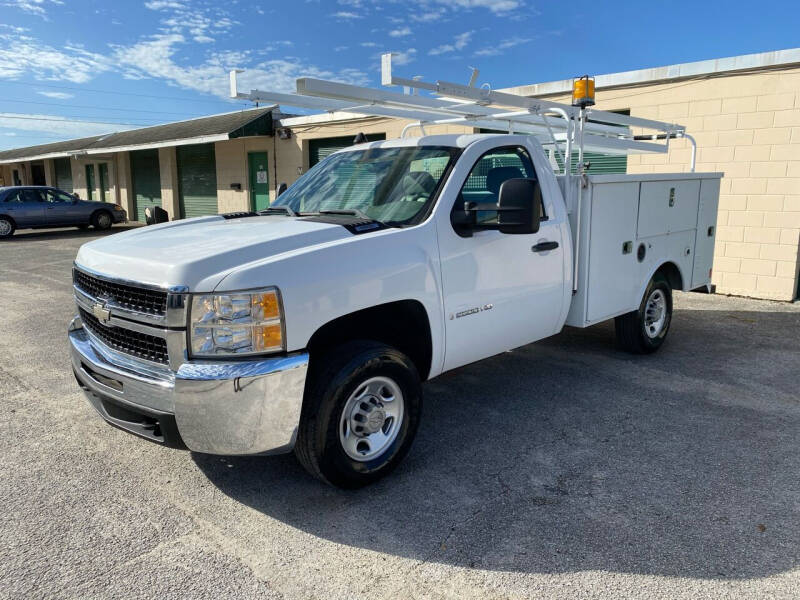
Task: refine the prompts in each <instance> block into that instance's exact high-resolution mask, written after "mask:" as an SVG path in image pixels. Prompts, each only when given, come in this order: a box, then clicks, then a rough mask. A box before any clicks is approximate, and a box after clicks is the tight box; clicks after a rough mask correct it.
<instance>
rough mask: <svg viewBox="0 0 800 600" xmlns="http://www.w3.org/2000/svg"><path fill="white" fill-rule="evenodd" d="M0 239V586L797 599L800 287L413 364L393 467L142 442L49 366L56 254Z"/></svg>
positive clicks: (22, 239)
mask: <svg viewBox="0 0 800 600" xmlns="http://www.w3.org/2000/svg"><path fill="white" fill-rule="evenodd" d="M96 235H97V234H95V233H93V232H91V231H89V232H78V231H72V230H63V231H55V232H41V231H35V232H20V233H18V234H17V235H15V236H14V238H12V239H11V240H8V241H4V242H2V243H0V306H2V307H3V311H2V313H1V314H0V324H1V325H2V328H1V329H0V331H2V335H0V358H2V360H0V399H2V410H1V411H0V428H1V429H2V436H0V444H2V449H1V451H0V481H1V482H2V484H0V530H2V532H3V535H2V536H0V581H1V582H2V585H0V598H20V597H46V598H86V597H91V598H123V597H124V598H149V597H152V596H155V595H158V596H159V597H162V598H177V597H207V596H214V597H216V598H324V599H325V600H332V599H337V598H354V597H373V598H397V599H401V598H402V599H406V598H487V597H492V598H494V597H497V598H544V597H547V598H615V597H618V598H630V597H640V598H670V599H674V598H698V597H707V598H753V597H758V598H796V597H798V595H800V500H798V499H800V476H798V473H799V472H800V433H799V432H800V388H799V387H798V377H797V375H798V367H800V306H799V305H797V304H794V305H791V304H781V303H773V302H765V301H756V300H747V299H741V298H727V297H717V296H706V295H701V294H676V300H675V305H676V311H675V316H674V320H673V324H672V331H671V333H670V339H669V340H668V341H667V343H666V345H665V346H664V348H663V349H662V351H661V352H659V353H657V354H656V355H654V356H647V357H634V356H630V355H627V354H623V353H620V352H618V351H616V350H615V349H614V347H613V326H612V325H611V324H603V325H599V326H596V327H592V328H590V329H587V330H577V329H567V330H565V331H564V332H563V333H562V334H560V335H558V336H555V337H553V338H551V339H549V340H545V341H543V342H540V343H538V344H535V345H531V346H527V347H524V348H521V349H518V350H515V351H513V352H509V353H505V354H503V355H501V356H498V357H495V358H492V359H489V360H487V361H484V362H482V363H479V364H475V365H471V366H468V367H465V368H462V369H459V370H458V371H456V372H454V373H448V374H445V375H443V376H442V377H440V378H438V379H436V380H434V381H432V382H429V383H427V384H426V385H425V408H424V416H423V421H422V425H421V427H420V431H419V435H418V438H417V440H416V442H415V444H414V447H413V448H412V451H411V453H410V454H409V456H408V458H407V460H406V462H405V464H404V465H402V466H401V467H400V468H399V469H398V470H397V471H396V472H395V473H394V474H393V475H392V476H390V477H389V478H387V479H385V480H383V481H382V482H380V483H379V484H377V485H375V486H373V487H371V488H367V489H364V490H360V491H355V492H343V491H340V490H336V489H333V488H329V487H325V486H323V485H321V484H319V483H318V482H317V481H315V480H313V479H311V478H310V477H309V476H308V475H306V474H305V472H304V471H303V470H302V468H301V467H300V466H299V465H298V464H297V462H296V461H295V459H294V457H293V456H292V455H286V456H277V457H266V458H231V457H228V458H222V457H215V456H207V455H198V454H191V453H188V452H180V451H173V450H168V449H164V448H161V447H158V446H156V445H154V444H150V443H148V442H145V441H143V440H140V439H137V438H135V437H133V436H131V435H128V434H125V433H123V432H121V431H118V430H116V429H114V428H112V427H110V426H108V425H106V424H105V423H103V422H102V421H101V420H100V418H99V417H98V416H96V415H95V414H94V412H93V411H92V409H91V408H90V406H89V405H88V403H87V402H86V400H85V399H84V397H83V395H82V393H81V392H80V390H79V389H78V387H77V385H76V384H75V382H74V379H73V376H72V373H71V372H70V367H69V359H68V355H67V344H66V333H65V331H66V326H67V324H68V322H69V319H70V318H71V316H72V314H73V312H74V305H73V302H72V299H71V288H70V265H71V262H72V259H73V258H74V256H75V252H76V251H77V248H78V246H79V245H80V244H81V243H83V242H85V241H88V240H89V239H92V238H93V237H95V236H96Z"/></svg>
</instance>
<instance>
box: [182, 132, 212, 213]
mask: <svg viewBox="0 0 800 600" xmlns="http://www.w3.org/2000/svg"><path fill="white" fill-rule="evenodd" d="M177 155H178V181H179V184H180V194H179V197H180V205H181V218H182V219H187V218H189V217H199V216H202V215H215V214H217V212H218V209H217V163H216V159H215V157H214V144H197V145H193V146H178V148H177Z"/></svg>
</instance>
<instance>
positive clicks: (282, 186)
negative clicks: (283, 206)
mask: <svg viewBox="0 0 800 600" xmlns="http://www.w3.org/2000/svg"><path fill="white" fill-rule="evenodd" d="M288 187H289V186H287V185H286V182H285V181H284V182H283V183H281V184H279V185H278V196H280V195H281V194H282V193H283V192H285V191H286V188H288Z"/></svg>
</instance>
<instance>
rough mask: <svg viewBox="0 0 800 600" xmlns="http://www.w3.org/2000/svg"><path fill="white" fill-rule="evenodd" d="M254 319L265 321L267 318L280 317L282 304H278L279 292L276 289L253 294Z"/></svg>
mask: <svg viewBox="0 0 800 600" xmlns="http://www.w3.org/2000/svg"><path fill="white" fill-rule="evenodd" d="M252 302H253V319H254V320H257V321H265V320H267V319H278V318H280V312H281V309H280V304H278V294H276V293H275V292H274V291H270V292H266V293H263V294H253V295H252Z"/></svg>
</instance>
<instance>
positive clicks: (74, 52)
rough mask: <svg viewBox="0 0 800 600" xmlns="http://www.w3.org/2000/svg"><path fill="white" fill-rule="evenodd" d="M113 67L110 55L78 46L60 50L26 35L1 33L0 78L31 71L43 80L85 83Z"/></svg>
mask: <svg viewBox="0 0 800 600" xmlns="http://www.w3.org/2000/svg"><path fill="white" fill-rule="evenodd" d="M110 68H111V65H110V63H109V61H108V59H107V57H105V56H103V55H101V54H97V53H94V52H88V51H86V50H84V49H83V48H80V47H78V46H70V45H67V46H64V47H63V48H60V49H56V48H53V47H52V46H48V45H47V44H43V43H42V42H40V41H39V40H36V39H34V38H32V37H30V36H28V35H25V34H16V33H9V34H0V79H2V78H9V79H14V78H16V77H19V76H20V75H22V74H23V73H26V72H30V73H33V74H34V75H35V76H36V77H37V78H39V79H49V80H53V81H71V82H73V83H85V82H87V81H89V80H90V79H92V78H93V77H94V76H95V75H97V74H98V73H102V72H104V71H108V70H109V69H110Z"/></svg>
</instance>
